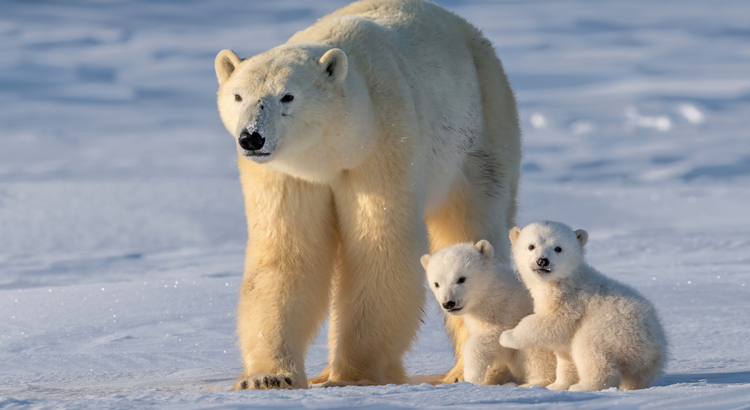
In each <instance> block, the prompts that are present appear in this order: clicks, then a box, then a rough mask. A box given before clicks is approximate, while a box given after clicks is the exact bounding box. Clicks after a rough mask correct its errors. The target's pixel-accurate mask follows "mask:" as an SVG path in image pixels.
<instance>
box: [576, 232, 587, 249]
mask: <svg viewBox="0 0 750 410" xmlns="http://www.w3.org/2000/svg"><path fill="white" fill-rule="evenodd" d="M576 238H577V239H578V242H579V243H580V244H581V248H583V246H584V245H586V242H588V241H589V233H588V232H586V231H584V230H583V229H579V230H577V231H576Z"/></svg>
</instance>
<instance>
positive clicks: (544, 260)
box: [536, 258, 549, 268]
mask: <svg viewBox="0 0 750 410" xmlns="http://www.w3.org/2000/svg"><path fill="white" fill-rule="evenodd" d="M536 264H537V265H539V266H541V267H542V268H546V267H547V266H549V259H547V258H539V259H537V260H536Z"/></svg>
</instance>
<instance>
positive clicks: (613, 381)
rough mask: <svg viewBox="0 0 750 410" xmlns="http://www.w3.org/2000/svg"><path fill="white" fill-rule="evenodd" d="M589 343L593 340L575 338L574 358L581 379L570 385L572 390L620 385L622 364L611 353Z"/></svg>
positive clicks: (591, 389)
mask: <svg viewBox="0 0 750 410" xmlns="http://www.w3.org/2000/svg"><path fill="white" fill-rule="evenodd" d="M589 343H591V341H584V340H575V343H574V344H573V349H572V350H573V351H572V358H573V362H575V366H576V369H577V370H578V376H579V379H580V380H579V381H578V383H576V384H574V385H572V386H570V390H571V391H579V390H588V391H599V390H604V389H608V388H610V387H619V386H620V382H621V381H622V375H621V373H620V366H618V365H617V363H615V362H614V361H613V360H612V359H611V358H609V357H608V356H611V355H607V354H606V352H603V351H601V350H600V349H598V348H597V346H591V345H590V344H589Z"/></svg>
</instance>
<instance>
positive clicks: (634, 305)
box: [422, 221, 667, 391]
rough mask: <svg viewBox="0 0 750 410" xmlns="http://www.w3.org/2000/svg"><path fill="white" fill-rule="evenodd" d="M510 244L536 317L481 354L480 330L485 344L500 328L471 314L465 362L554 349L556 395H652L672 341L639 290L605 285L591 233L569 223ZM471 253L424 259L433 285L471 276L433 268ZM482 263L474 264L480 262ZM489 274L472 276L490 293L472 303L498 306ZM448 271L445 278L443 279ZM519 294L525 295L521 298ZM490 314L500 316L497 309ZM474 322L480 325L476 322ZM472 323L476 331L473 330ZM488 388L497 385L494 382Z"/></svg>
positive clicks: (541, 226)
mask: <svg viewBox="0 0 750 410" xmlns="http://www.w3.org/2000/svg"><path fill="white" fill-rule="evenodd" d="M510 239H511V243H512V248H513V256H514V258H515V261H516V265H517V267H518V270H519V273H520V277H521V279H522V280H523V283H524V285H525V286H526V288H527V289H528V290H529V292H530V293H531V297H532V299H533V314H530V315H528V316H526V317H524V318H523V319H521V320H520V322H519V323H518V324H517V325H516V326H515V327H514V328H513V329H510V330H505V331H503V332H502V334H501V336H500V345H501V346H498V345H497V344H496V342H495V341H491V340H488V341H487V342H486V343H484V344H482V345H481V346H479V347H477V346H476V344H470V343H469V341H470V340H472V339H474V336H475V335H474V333H473V332H472V330H473V329H480V330H479V331H478V332H477V337H481V336H480V335H482V334H483V333H484V332H486V330H484V329H489V328H493V327H496V326H498V324H497V323H495V322H493V320H492V319H489V320H483V319H481V318H480V317H479V316H476V315H475V314H474V313H473V312H474V310H477V309H476V308H474V309H473V310H469V311H467V312H466V313H465V315H466V316H465V317H466V319H467V320H466V321H467V326H468V329H469V339H468V340H467V344H466V346H467V347H465V348H464V357H465V358H468V357H474V356H477V355H479V356H480V357H481V356H483V355H486V352H487V351H492V350H493V349H494V350H496V351H498V350H502V349H510V350H513V349H518V350H517V352H520V353H521V355H530V354H529V353H526V352H530V351H532V350H531V349H534V350H533V351H535V352H543V351H542V350H539V349H549V350H551V351H553V352H554V353H555V355H556V356H557V374H556V378H555V382H554V383H552V384H548V385H547V384H541V385H546V386H547V388H549V389H552V390H564V389H570V390H592V391H593V390H603V389H606V388H610V387H619V388H620V389H639V388H645V387H648V386H649V385H650V384H651V383H652V382H653V381H654V380H656V379H657V378H658V377H659V376H660V375H661V373H662V371H663V369H664V366H665V363H666V359H667V341H666V336H665V334H664V331H663V329H662V327H661V324H660V323H659V318H658V315H657V313H656V310H655V309H654V307H653V305H651V303H650V302H649V301H648V300H646V299H645V298H644V297H643V296H642V295H641V294H640V293H638V292H637V291H636V290H634V289H633V288H631V287H629V286H627V285H624V284H622V283H620V282H617V281H615V280H613V279H610V278H607V277H605V276H604V275H602V274H601V273H599V272H598V271H596V270H595V269H594V268H592V267H590V266H589V265H588V264H587V263H586V262H585V260H584V257H583V256H584V255H583V254H584V252H583V246H584V245H585V244H586V241H587V239H588V234H587V233H586V231H583V230H578V231H573V230H572V229H570V228H569V227H568V226H566V225H563V224H561V223H557V222H548V221H543V222H538V223H533V224H531V225H528V226H527V227H525V228H524V229H523V230H521V229H519V228H513V229H511V231H510ZM482 242H486V241H480V242H479V243H477V245H476V247H475V249H477V251H475V252H474V253H475V254H476V255H479V254H481V248H482V247H483V246H484V245H482ZM466 246H469V245H466V244H459V245H455V246H453V247H449V248H446V249H443V250H441V251H440V252H438V253H436V254H435V255H434V256H433V257H432V258H429V257H423V262H422V264H423V265H426V266H425V267H426V269H427V276H428V279H430V280H431V282H434V281H433V280H432V278H433V277H440V276H441V275H442V276H444V277H451V275H452V273H453V271H458V270H462V271H466V272H469V271H468V270H467V269H466V268H462V267H460V264H461V263H464V264H465V263H466V262H463V261H459V260H458V259H460V258H455V259H456V260H455V261H451V260H450V258H449V257H442V258H441V259H440V261H441V266H435V267H433V266H432V260H433V259H434V257H436V256H438V254H440V253H441V252H444V254H445V255H450V254H456V255H461V256H463V255H462V254H461V253H460V252H458V251H457V250H451V248H456V249H459V248H461V247H463V248H464V249H466ZM490 249H491V248H490ZM476 255H475V256H474V259H477V256H476ZM463 258H464V259H467V260H469V259H471V258H468V257H466V256H463ZM485 266H486V268H485V269H486V270H484V271H482V270H480V269H472V270H471V271H470V272H472V273H475V272H482V273H483V274H482V275H478V276H479V277H481V278H483V279H481V280H483V281H484V282H485V283H481V282H480V284H479V289H486V290H485V291H484V292H483V293H479V292H478V291H475V290H470V289H477V287H472V288H468V287H467V289H466V290H465V291H463V294H464V295H468V294H469V293H472V292H476V294H477V295H479V294H481V295H482V296H481V298H482V299H485V300H488V299H489V300H492V299H493V296H491V295H489V294H491V293H492V292H497V291H496V290H492V289H489V288H490V286H489V285H487V282H491V280H488V278H492V274H493V273H491V274H490V275H487V272H492V266H493V265H491V264H486V265H485ZM431 270H432V271H433V272H432V273H431ZM441 270H443V271H445V272H441V273H440V274H438V273H437V272H440V271H441ZM495 271H497V272H500V273H499V274H496V275H500V276H502V275H503V273H502V272H503V269H502V268H501V269H497V268H495ZM506 276H507V275H506ZM465 277H466V279H464V281H463V283H462V285H463V286H464V287H466V285H467V284H468V283H469V281H470V280H471V279H475V278H474V277H473V276H472V277H468V274H467V276H465ZM457 282H458V280H455V281H454V282H453V283H452V284H451V285H452V286H454V287H455V286H458V284H457ZM438 283H439V282H438ZM508 283H511V282H508ZM434 285H435V284H434V283H431V287H432V288H433V292H435V295H436V297H438V301H439V302H441V304H442V302H443V301H441V297H442V295H441V294H440V293H439V292H437V290H438V289H436V288H435V286H434ZM504 285H505V282H500V281H494V288H495V289H497V288H498V287H503V286H504ZM511 287H512V286H511ZM467 291H468V292H467ZM454 292H455V293H456V294H458V293H460V292H457V291H454ZM508 292H509V291H508V290H505V291H504V293H503V292H497V293H496V295H497V296H494V297H499V298H504V297H507V296H505V294H507V293H508ZM511 292H517V293H520V292H519V291H518V290H514V291H511ZM523 293H525V290H524V291H523ZM488 295H489V296H488ZM468 300H469V299H468V298H466V297H464V300H462V301H461V303H463V304H464V306H467V307H468V306H473V305H472V304H471V303H470V302H468ZM456 303H458V302H456ZM480 303H481V302H480ZM487 306H488V307H489V306H495V309H498V308H497V306H498V305H497V304H494V305H493V304H492V303H490V304H487ZM444 308H445V306H444ZM464 309H465V308H464ZM489 309H492V307H489ZM470 312H472V313H470ZM496 312H497V313H496V316H495V317H503V318H504V319H506V320H510V317H511V316H513V314H510V313H505V312H503V311H502V310H496ZM472 316H473V317H474V319H469V317H472ZM484 317H488V318H489V317H490V316H486V315H485V316H484ZM471 322H475V323H476V324H475V325H474V326H472V325H471V324H470V323H471ZM478 340H479V339H478ZM481 340H485V339H481ZM493 343H495V344H493ZM498 354H499V353H498ZM516 354H517V355H518V353H516ZM542 354H543V353H542ZM531 356H533V355H531ZM466 366H467V367H466V368H465V369H464V372H465V374H466V375H467V376H466V377H465V379H466V380H467V381H472V380H469V378H468V374H469V373H470V372H471V371H474V370H469V367H468V362H467V364H466ZM511 373H513V370H512V369H511ZM480 382H484V384H489V383H488V380H486V379H485V380H482V381H480ZM529 384H537V383H533V382H532V383H529Z"/></svg>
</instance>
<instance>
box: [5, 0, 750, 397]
mask: <svg viewBox="0 0 750 410" xmlns="http://www.w3.org/2000/svg"><path fill="white" fill-rule="evenodd" d="M345 3H346V2H343V1H334V0H326V1H317V2H310V1H301V0H293V1H283V2H266V1H245V2H234V1H228V0H225V1H221V0H219V1H210V2H209V1H94V0H91V1H80V0H71V1H67V2H54V1H48V2H45V1H37V2H27V1H3V2H0V55H2V58H0V363H2V365H1V366H0V407H2V408H71V407H75V408H80V407H88V408H97V409H101V408H116V409H119V408H141V407H145V408H153V407H160V408H180V409H183V408H246V407H248V408H250V407H252V408H331V407H333V408H346V407H355V406H357V407H364V408H372V409H375V408H378V409H379V408H442V407H445V408H456V409H458V408H461V409H463V408H503V407H512V408H545V407H555V408H558V407H559V408H603V407H622V408H636V407H638V408H660V409H661V408H674V409H683V408H714V409H721V408H737V407H741V406H747V403H750V348H749V346H750V345H748V342H747V341H748V340H750V318H749V316H748V315H747V312H748V311H750V292H749V291H748V289H750V211H748V205H747V204H748V203H750V189H749V188H750V135H749V133H748V129H750V116H749V115H748V114H747V113H748V112H750V75H748V72H750V29H748V25H747V17H748V15H750V5H748V3H747V2H746V1H742V0H726V1H720V2H713V3H712V2H704V1H690V0H687V1H676V0H666V1H660V2H652V1H627V2H587V1H571V0H562V1H560V0H557V1H525V2H511V1H508V2H493V1H470V0H469V1H454V0H451V1H441V2H439V3H440V4H442V5H443V6H445V7H447V8H449V9H451V10H454V11H456V12H457V13H459V14H460V15H462V16H465V17H466V18H467V19H469V20H470V21H472V22H474V23H475V24H476V25H477V26H479V27H480V28H482V29H483V30H484V32H485V33H486V34H487V36H488V37H489V38H490V39H492V40H493V42H494V43H495V46H496V47H497V51H498V53H499V55H500V56H501V58H502V59H503V61H504V64H505V67H506V70H507V72H508V75H509V77H510V79H511V82H512V83H513V86H514V89H515V91H516V94H517V97H518V101H519V105H520V109H521V119H522V122H523V128H524V133H525V138H524V163H523V169H524V171H523V172H524V173H523V180H522V189H521V194H520V200H521V212H520V215H519V223H520V224H525V223H528V222H532V221H534V220H538V219H556V220H560V221H563V222H566V223H568V224H570V225H573V226H574V227H576V228H585V229H587V230H589V232H590V233H591V240H590V242H589V245H588V258H589V260H590V261H591V263H592V264H593V265H594V266H596V267H598V268H599V269H600V270H602V271H603V272H605V273H607V274H609V275H611V276H613V277H615V278H617V279H619V280H622V281H624V282H627V283H629V284H631V285H633V286H635V287H637V288H638V289H640V290H641V291H642V292H643V293H644V294H646V295H647V296H648V297H649V298H651V299H652V300H653V301H654V303H655V304H656V306H657V307H658V309H659V311H660V312H661V315H662V317H663V322H664V324H665V326H666V328H667V331H668V333H669V336H670V339H671V346H672V348H671V352H672V357H671V360H670V362H669V366H668V369H667V374H666V375H665V376H664V377H663V378H661V379H660V380H659V381H657V382H656V383H655V385H654V386H653V387H652V388H650V389H647V390H642V391H635V392H622V391H614V390H612V391H605V392H598V393H579V392H577V393H573V392H551V391H547V390H545V389H541V388H534V389H522V388H513V387H506V386H490V387H481V386H472V385H469V384H457V385H448V386H430V385H415V386H382V387H347V388H339V389H313V390H309V391H268V392H252V391H247V392H227V391H225V390H226V389H228V388H229V387H230V386H231V385H232V382H233V379H234V377H235V376H236V375H237V374H238V373H239V372H240V371H241V366H240V360H239V355H238V350H237V348H236V344H235V340H236V337H235V335H234V309H235V305H236V300H237V288H238V285H239V283H240V279H241V274H242V258H243V255H242V254H243V250H244V239H245V236H246V230H245V226H244V217H243V206H242V198H241V195H240V190H239V183H238V180H237V170H236V165H235V161H236V157H235V153H234V143H233V141H232V140H231V137H230V136H229V135H228V134H227V132H226V131H225V130H224V129H223V127H222V125H221V123H220V121H219V118H218V114H217V111H216V105H215V100H214V98H215V93H216V88H217V84H216V79H215V75H214V72H213V59H214V56H215V55H216V53H217V52H218V51H219V50H221V49H224V48H232V49H234V50H236V51H237V52H238V53H239V54H240V55H241V56H250V55H252V54H255V53H258V52H261V51H263V50H266V49H268V48H271V47H273V46H275V45H278V44H280V43H282V42H283V41H285V39H286V38H288V37H289V36H290V35H292V34H293V33H294V32H295V31H297V30H300V29H302V28H304V27H306V26H307V25H309V24H310V23H312V22H313V21H315V19H317V18H319V17H321V16H323V15H325V14H327V13H328V12H331V11H333V10H334V9H336V8H338V7H339V6H341V5H344V4H345ZM323 333H324V332H323ZM451 360H452V359H451V352H450V346H449V345H448V342H447V340H446V337H445V333H444V331H443V329H442V323H441V319H440V317H439V315H438V312H437V309H436V307H435V306H434V304H431V305H430V308H429V309H428V316H427V318H426V324H425V325H424V326H423V329H422V333H421V335H420V338H419V341H418V343H417V345H416V346H415V349H414V351H413V352H412V353H410V354H409V355H408V356H407V358H406V361H407V364H408V368H409V371H410V372H411V373H412V374H434V373H440V372H443V371H445V370H447V369H449V368H450V367H451V365H452V362H451ZM325 361H326V349H325V338H324V337H320V338H319V339H318V340H317V341H316V342H315V344H313V345H312V346H311V347H310V349H309V352H308V358H307V370H308V373H309V374H311V375H313V374H315V373H316V372H318V371H319V370H320V369H322V367H323V366H324V365H325ZM212 389H217V390H216V391H214V390H212Z"/></svg>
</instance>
